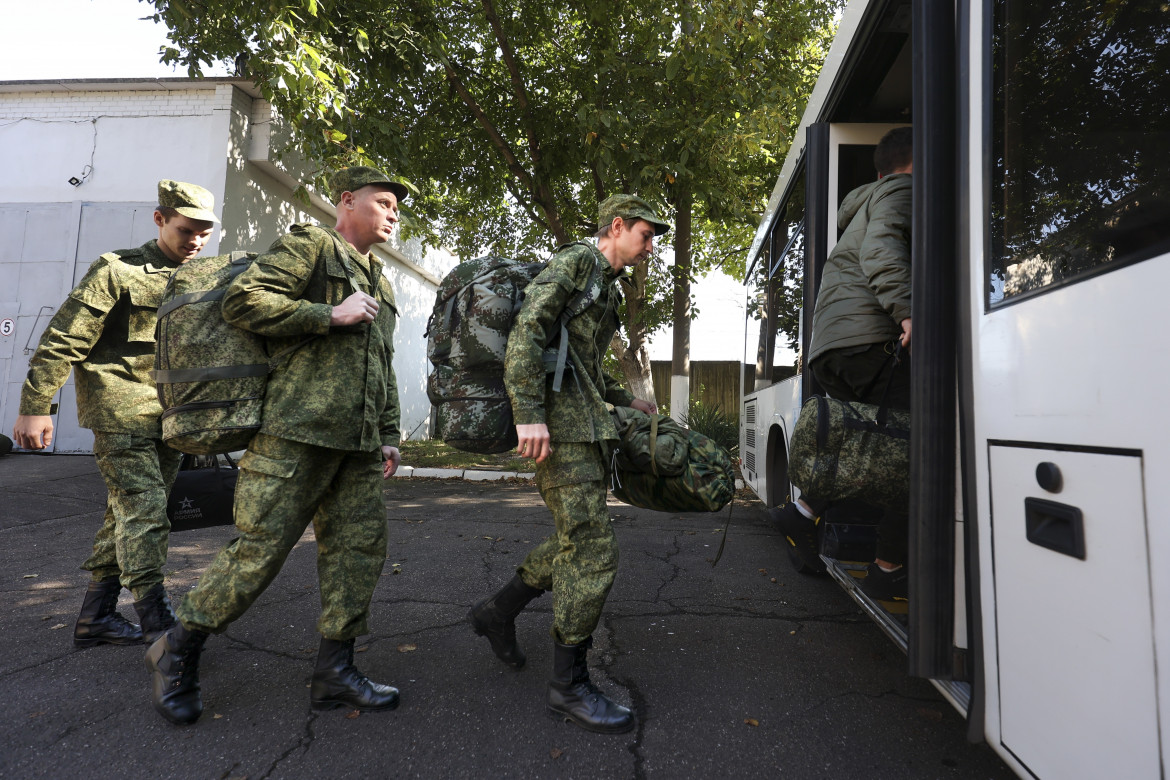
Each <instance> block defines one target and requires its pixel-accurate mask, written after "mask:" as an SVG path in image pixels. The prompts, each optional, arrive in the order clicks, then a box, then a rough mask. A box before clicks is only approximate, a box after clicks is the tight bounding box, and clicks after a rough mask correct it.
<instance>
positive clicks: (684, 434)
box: [610, 407, 735, 512]
mask: <svg viewBox="0 0 1170 780" xmlns="http://www.w3.org/2000/svg"><path fill="white" fill-rule="evenodd" d="M613 415H614V422H615V423H616V424H617V427H618V436H619V437H620V440H619V442H618V444H617V445H616V446H615V447H614V448H613V453H612V458H611V462H610V469H611V475H610V490H611V492H612V493H613V495H614V498H617V499H618V500H620V501H624V502H626V503H627V504H630V505H632V506H637V507H642V508H643V509H655V510H658V511H660V512H718V511H719V510H720V509H722V508H723V507H724V506H726V505H727V502H728V501H730V500H731V499H732V497H733V496H734V495H735V467H734V466H733V465H732V463H731V456H730V455H728V454H727V451H726V450H725V449H723V448H722V447H720V446H719V445H717V444H716V443H715V442H713V441H711V439H709V438H707V437H706V436H704V435H703V434H701V433H699V432H697V431H691V430H687V429H686V428H684V427H682V426H681V425H679V424H678V423H676V422H675V421H674V420H672V419H670V418H669V417H667V416H665V415H661V414H646V413H644V412H640V411H638V410H637V409H631V408H628V407H618V408H616V409H614V412H613ZM668 472H670V473H668Z"/></svg>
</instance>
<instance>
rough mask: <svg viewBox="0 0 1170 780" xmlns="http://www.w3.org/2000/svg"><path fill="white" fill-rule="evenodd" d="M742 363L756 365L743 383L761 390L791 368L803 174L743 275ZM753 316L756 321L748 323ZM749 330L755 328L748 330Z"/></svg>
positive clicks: (800, 275)
mask: <svg viewBox="0 0 1170 780" xmlns="http://www.w3.org/2000/svg"><path fill="white" fill-rule="evenodd" d="M748 285H749V286H748V312H749V317H750V318H751V319H750V320H749V328H748V339H747V343H746V344H745V345H744V347H745V349H744V351H745V354H744V363H745V364H747V365H748V366H752V365H754V366H755V370H754V371H753V372H752V381H751V382H749V383H748V385H747V387H748V388H749V392H750V388H754V389H756V390H762V389H763V388H765V387H768V386H769V385H772V384H775V383H776V382H779V381H781V380H783V379H787V378H788V377H790V376H792V375H793V374H794V373H796V367H795V365H794V360H793V358H792V351H793V350H796V349H797V344H798V343H799V338H800V335H799V329H800V322H799V316H800V313H799V312H800V307H801V302H802V300H803V298H802V296H803V294H804V293H803V289H804V177H803V176H801V177H800V183H799V184H798V185H796V186H794V187H793V190H792V192H791V193H790V195H789V197H788V202H787V203H786V204H785V206H784V209H783V211H782V213H781V214H780V216H779V217H777V219H776V221H775V223H773V226H772V231H771V233H770V234H769V236H768V240H767V241H766V242H765V243H764V251H763V252H761V253H760V257H759V260H758V262H757V263H756V265H755V268H754V269H753V272H752V276H751V278H750V279H749V280H748ZM752 322H754V323H757V324H758V329H757V328H752V327H751V324H752ZM753 332H754V333H753Z"/></svg>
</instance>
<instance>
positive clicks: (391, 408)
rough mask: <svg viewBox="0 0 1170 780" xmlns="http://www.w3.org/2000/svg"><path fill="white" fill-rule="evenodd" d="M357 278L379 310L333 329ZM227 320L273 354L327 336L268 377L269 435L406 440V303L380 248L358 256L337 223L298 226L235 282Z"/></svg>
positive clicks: (341, 442) (331, 443)
mask: <svg viewBox="0 0 1170 780" xmlns="http://www.w3.org/2000/svg"><path fill="white" fill-rule="evenodd" d="M337 242H340V246H341V247H343V248H344V249H345V250H346V251H345V253H344V254H342V252H341V251H339V249H338V243H337ZM347 269H348V270H347ZM351 277H352V278H353V279H354V281H355V282H356V284H357V285H358V287H360V288H361V289H362V291H363V292H367V293H369V294H370V295H373V296H374V297H375V298H377V299H378V302H379V304H380V307H379V309H378V316H377V317H376V318H375V319H374V321H373V322H371V323H363V324H361V325H353V326H348V327H342V328H331V327H330V326H329V318H330V316H331V315H332V313H333V307H334V306H335V305H337V304H340V303H341V302H342V301H343V300H345V299H346V298H347V297H349V296H350V295H352V294H353V292H354V290H353V282H351V281H350V280H351ZM371 280H374V281H375V282H376V288H375V285H374V284H372V283H371ZM223 316H224V319H226V320H227V321H228V322H230V323H231V324H233V325H235V326H237V327H240V328H244V329H245V330H250V331H252V332H253V333H259V334H260V335H262V336H266V337H267V339H268V348H269V352H270V353H271V354H276V353H277V352H279V351H281V350H283V349H286V348H288V347H292V346H295V345H297V344H301V343H302V342H306V339H308V338H309V337H310V336H319V337H320V338H314V339H311V340H309V341H307V342H306V343H304V344H303V346H301V347H299V348H298V349H296V350H295V351H293V352H292V353H291V355H290V357H289V358H288V359H287V360H285V361H283V362H282V363H281V365H279V366H278V367H277V369H276V370H275V371H273V373H272V374H271V376H270V377H269V380H268V389H267V392H266V395H265V398H264V419H263V422H262V424H261V428H260V431H261V432H262V433H266V434H269V435H270V436H279V437H280V438H282V439H290V440H292V441H298V442H303V443H305V444H313V445H316V446H319V447H330V448H333V449H339V450H349V451H357V452H365V451H369V450H374V449H377V448H378V447H379V446H380V445H391V446H395V447H396V446H398V444H399V440H400V439H401V435H400V432H399V411H398V385H397V382H396V380H395V378H394V365H393V359H394V342H393V336H394V327H395V325H396V323H397V321H398V309H397V307H396V306H395V303H394V291H393V290H392V289H391V287H390V283H389V282H388V281H387V280H386V278H385V277H384V276H383V275H382V263H381V261H379V260H378V259H377V258H376V257H374V256H373V254H370V255H369V256H367V257H363V256H362V255H359V254H358V253H357V250H355V249H354V248H353V247H352V246H350V245H349V244H348V243H346V241H345V239H344V238H342V237H341V236H340V235H339V234H338V233H337V231H335V230H332V229H330V228H322V227H317V226H315V225H293V226H292V228H291V230H290V232H289V233H287V234H286V235H284V236H282V237H281V238H279V239H278V240H277V241H276V243H274V244H273V245H272V246H271V247H270V248H269V250H268V251H267V252H265V253H264V254H262V255H260V256H259V257H257V258H256V260H255V262H253V263H252V265H251V266H250V267H249V268H248V269H247V270H245V271H244V272H243V273H241V274H240V275H239V276H238V277H236V279H235V281H233V282H232V283H231V285H230V286H229V287H228V289H227V293H226V294H225V295H224V299H223Z"/></svg>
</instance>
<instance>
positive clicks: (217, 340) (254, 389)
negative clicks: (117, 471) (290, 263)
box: [154, 252, 316, 455]
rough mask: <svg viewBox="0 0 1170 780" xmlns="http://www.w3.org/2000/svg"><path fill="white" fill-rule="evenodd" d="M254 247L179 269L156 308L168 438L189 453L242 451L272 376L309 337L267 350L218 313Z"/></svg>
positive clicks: (157, 373) (157, 366)
mask: <svg viewBox="0 0 1170 780" xmlns="http://www.w3.org/2000/svg"><path fill="white" fill-rule="evenodd" d="M255 259H256V253H255V252H232V253H231V254H230V255H217V256H214V257H197V258H193V259H191V260H188V261H187V262H186V263H183V265H181V266H179V267H178V268H177V269H176V270H175V272H174V274H172V276H171V279H170V281H169V282H168V283H167V286H166V289H165V290H164V291H163V296H162V303H161V305H160V306H159V308H158V324H157V326H156V331H155V336H156V345H155V358H154V381H155V385H156V386H157V388H158V400H159V403H160V404H162V408H163V413H162V438H163V441H165V442H166V443H167V444H168V445H170V446H171V447H173V448H174V449H177V450H179V451H180V452H185V453H188V454H191V455H214V454H217V453H222V452H233V451H235V450H242V449H244V448H245V447H247V446H248V442H250V441H251V440H252V437H253V436H254V435H255V434H256V432H257V431H259V430H260V418H261V412H262V410H263V406H264V388H265V385H267V383H268V374H269V373H270V372H271V371H272V370H273V369H274V368H275V367H276V366H277V365H279V361H280V360H281V359H283V358H284V357H285V356H287V355H288V354H291V353H292V351H293V350H295V349H297V348H298V347H300V346H302V345H304V344H306V343H308V342H309V341H311V340H312V338H316V337H312V338H310V339H306V340H305V341H302V342H301V343H299V344H295V345H293V346H292V347H289V348H288V349H284V350H281V351H280V352H279V353H277V354H276V355H271V356H270V355H269V354H268V349H267V348H266V345H265V339H264V337H262V336H259V335H257V334H255V333H251V332H249V331H246V330H243V329H242V328H237V327H235V326H234V325H229V324H228V323H227V322H226V321H225V320H224V318H223V314H222V313H221V311H220V305H221V300H222V299H223V296H224V293H225V292H226V291H227V286H228V284H229V283H230V282H231V281H232V280H233V279H235V278H236V277H237V276H238V275H239V274H240V273H241V272H242V271H243V270H244V269H245V268H247V267H248V266H249V265H251V263H252V261H253V260H255Z"/></svg>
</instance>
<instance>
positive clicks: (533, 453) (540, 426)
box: [516, 423, 552, 463]
mask: <svg viewBox="0 0 1170 780" xmlns="http://www.w3.org/2000/svg"><path fill="white" fill-rule="evenodd" d="M516 437H517V438H518V439H519V440H520V443H519V444H517V445H516V452H518V453H520V457H522V458H536V462H537V463H540V462H541V461H543V460H544V459H545V458H547V457H548V455H549V453H550V452H552V443H551V442H549V440H548V426H547V425H545V424H544V423H531V424H528V425H517V426H516Z"/></svg>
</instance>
